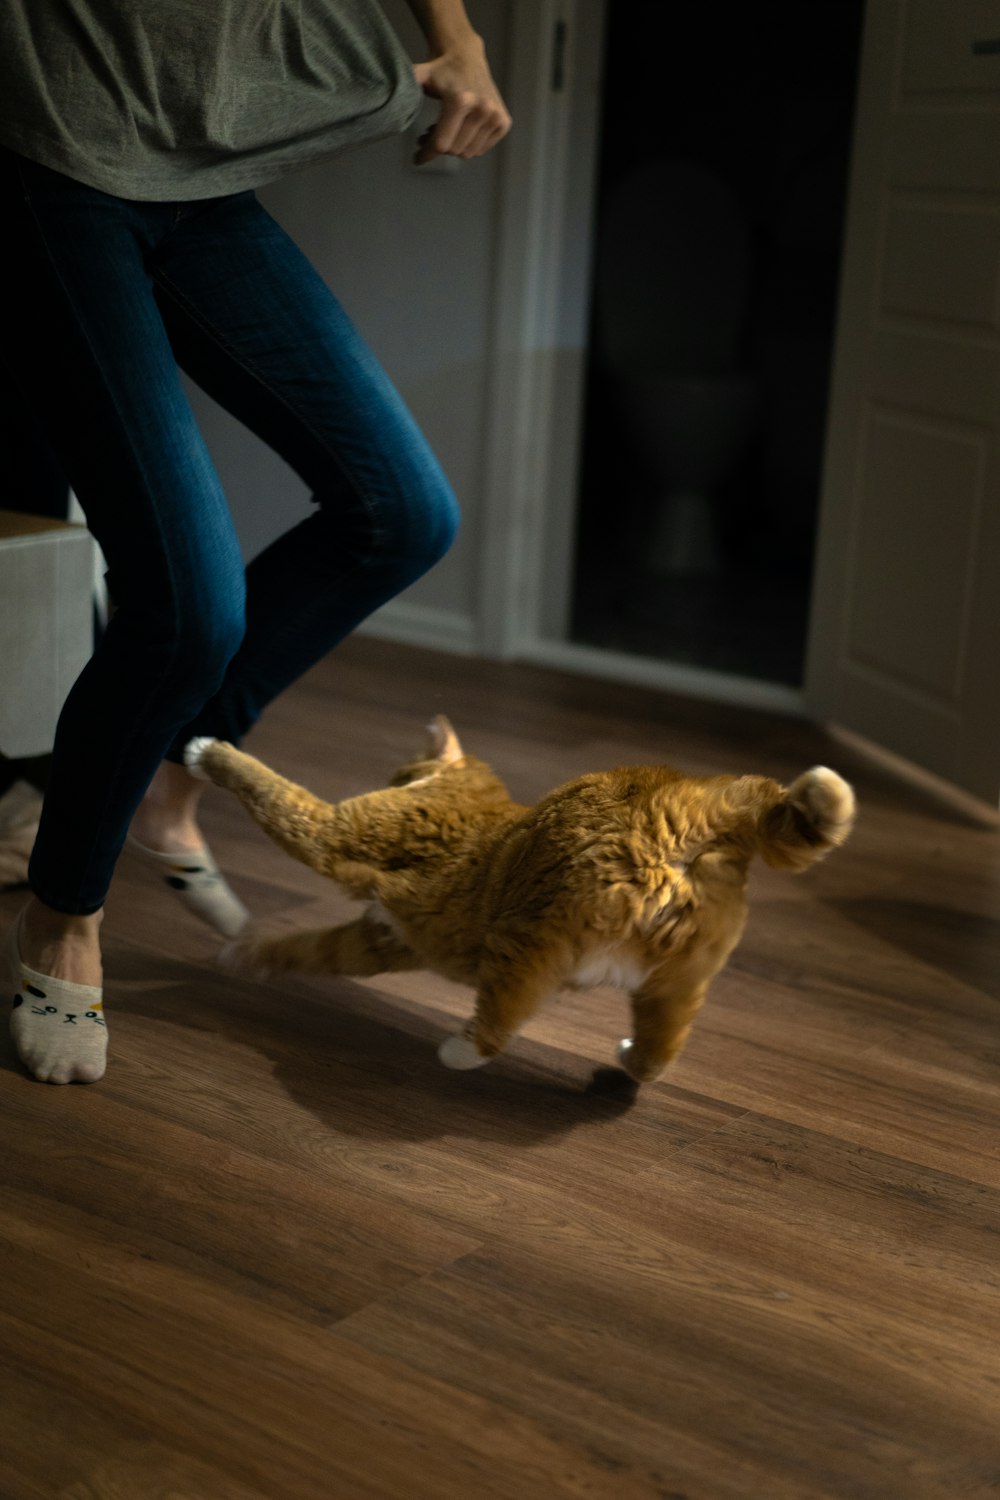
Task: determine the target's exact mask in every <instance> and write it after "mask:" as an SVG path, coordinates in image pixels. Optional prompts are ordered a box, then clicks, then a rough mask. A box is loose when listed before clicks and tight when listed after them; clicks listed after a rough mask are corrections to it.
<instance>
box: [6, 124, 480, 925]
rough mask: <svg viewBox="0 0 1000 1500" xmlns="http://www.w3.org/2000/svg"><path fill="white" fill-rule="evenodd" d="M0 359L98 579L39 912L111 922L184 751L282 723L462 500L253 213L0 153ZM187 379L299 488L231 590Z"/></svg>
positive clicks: (301, 260)
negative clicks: (65, 487)
mask: <svg viewBox="0 0 1000 1500" xmlns="http://www.w3.org/2000/svg"><path fill="white" fill-rule="evenodd" d="M0 191H2V194H3V199H4V201H6V203H7V206H8V215H9V217H8V229H7V250H8V255H7V264H6V276H5V282H6V292H7V297H8V302H7V307H6V318H5V320H4V331H3V335H2V339H0V354H2V357H3V359H4V361H5V363H6V364H7V366H8V368H9V373H10V377H11V379H12V380H13V381H14V383H15V384H16V385H17V386H18V387H19V388H20V389H21V391H22V392H23V395H24V397H25V399H26V400H27V401H28V402H29V404H30V405H31V406H32V407H33V409H34V410H35V412H36V413H37V414H38V416H39V418H40V420H41V422H42V424H43V427H44V430H45V432H46V435H47V439H48V441H49V443H50V444H51V446H52V449H53V451H54V452H55V453H56V454H57V455H58V458H59V460H60V462H61V464H62V466H63V469H64V470H65V473H66V476H67V478H68V480H69V483H70V484H71V485H72V487H73V490H74V491H75V493H76V495H77V497H78V498H79V501H80V504H81V506H82V507H83V510H84V513H85V515H86V518H87V525H88V527H89V529H90V531H91V532H92V534H93V536H94V537H95V538H96V540H97V542H98V544H99V546H100V548H101V550H102V552H103V555H104V558H105V561H106V563H107V570H108V571H107V583H108V592H109V596H110V599H111V603H112V612H111V618H110V621H109V623H108V626H107V629H106V630H105V631H104V632H103V633H102V635H101V638H100V640H99V641H98V642H97V644H96V647H95V650H94V652H93V655H92V657H91V659H90V661H89V663H88V665H87V666H86V667H85V668H84V671H83V672H82V673H81V675H80V677H79V679H78V680H77V682H76V683H75V685H74V687H73V688H72V690H71V692H70V694H69V697H68V698H67V701H66V703H65V706H64V707H63V710H62V713H61V716H60V718H59V723H58V727H57V730H56V736H55V744H54V748H53V755H52V765H51V772H50V776H49V783H48V788H47V792H46V796H45V803H44V808H43V812H42V818H41V824H40V827H39V832H38V838H37V841H36V844H35V848H34V851H33V854H32V857H31V862H30V866H29V880H30V883H31V886H32V889H33V891H34V892H35V894H36V895H37V896H38V897H39V898H40V899H41V900H42V901H43V902H45V903H46V904H47V905H49V906H51V907H54V908H55V909H56V910H58V911H62V912H66V913H77V914H87V913H90V912H94V911H96V910H98V908H99V907H100V906H101V905H102V904H103V902H104V899H105V896H106V894H107V891H108V887H109V884H110V881H111V877H112V873H113V870H114V866H115V861H116V859H117V857H118V855H119V853H120V851H121V848H122V846H123V844H124V841H125V837H126V834H127V831H128V827H129V824H130V822H131V819H132V816H133V813H134V812H135V810H136V808H137V806H138V804H139V802H140V801H141V800H142V797H143V794H144V792H145V791H146V788H147V787H148V785H149V782H150V780H151V779H152V776H153V773H154V772H155V770H156V768H157V766H158V765H159V763H160V762H161V761H162V760H163V759H165V758H166V759H168V760H173V761H178V762H179V761H181V760H182V758H183V749H184V745H185V744H186V743H187V741H188V740H189V739H190V738H191V737H192V736H193V735H211V736H215V737H216V738H219V739H225V740H229V741H231V742H232V743H234V744H238V743H239V741H240V739H241V737H242V736H243V735H244V734H245V733H246V731H247V730H248V729H249V728H250V727H251V725H252V724H254V723H255V722H256V720H257V718H258V717H259V715H260V714H261V712H262V711H263V709H264V708H265V707H266V706H267V704H268V703H270V702H271V701H272V699H273V698H275V696H276V695H277V694H279V693H280V692H282V690H283V689H284V688H286V687H288V686H289V684H290V683H292V682H294V681H295V680H296V679H297V678H298V677H299V676H300V675H301V674H302V673H303V672H305V671H306V670H307V669H308V668H309V667H311V666H313V665H314V664H315V663H316V662H317V661H319V660H320V659H321V658H322V657H323V656H324V655H325V654H326V653H327V652H328V651H329V650H330V649H331V647H332V646H334V645H335V644H336V643H337V642H338V641H340V640H341V639H343V637H344V636H346V635H347V634H348V633H349V632H350V631H351V630H352V629H353V628H354V627H355V626H356V625H357V624H358V623H359V622H360V621H361V620H363V619H365V617H366V616H367V615H369V614H370V613H371V612H372V611H373V610H375V609H376V608H378V606H379V605H381V604H384V603H385V602H386V601H387V600H388V599H391V598H392V597H393V596H395V595H396V594H398V593H399V592H400V591H401V590H402V589H404V588H406V587H407V586H408V585H409V584H411V583H413V582H414V580H415V579H417V578H418V577H420V575H421V574H423V573H424V572H426V571H427V569H428V568H430V567H431V566H432V565H433V564H434V563H435V562H436V561H438V559H439V558H440V557H441V556H442V555H443V554H444V553H445V552H446V551H447V549H448V547H449V545H450V544H451V541H452V539H453V537H454V534H455V529H456V526H457V521H458V511H457V506H456V502H455V498H454V495H453V494H452V491H451V489H450V487H449V485H448V483H447V481H446V479H445V477H444V475H443V474H442V472H441V470H440V468H439V466H438V464H437V462H436V460H435V459H434V457H433V455H432V454H431V452H430V450H429V448H428V446H427V443H426V441H425V440H424V438H423V437H422V435H421V433H420V432H419V430H418V428H417V426H416V424H415V422H414V420H413V418H412V417H411V415H410V413H409V412H408V411H407V409H406V407H405V405H404V403H403V402H402V400H401V399H400V397H399V395H398V394H397V392H396V391H395V390H394V388H393V386H392V384H391V383H390V381H389V379H388V378H387V376H386V375H385V373H384V371H383V370H382V369H381V368H380V367H379V365H378V363H377V362H376V360H375V359H374V357H373V356H372V354H371V352H370V351H369V350H368V348H367V347H366V345H365V344H364V342H363V341H362V339H361V338H360V336H359V335H358V333H357V331H356V330H355V328H354V327H353V326H352V324H351V322H350V320H349V319H348V317H347V315H346V314H345V312H344V311H343V309H342V308H341V306H340V305H339V303H338V302H337V300H336V299H335V298H334V297H333V295H332V294H331V292H330V291H329V289H328V288H327V286H326V285H325V283H324V282H323V281H322V279H321V278H320V276H319V275H318V274H317V273H316V271H315V270H314V269H313V268H312V266H311V265H310V264H309V262H308V260H307V259H306V258H305V256H304V255H303V254H302V253H301V251H300V250H299V249H298V248H297V247H296V245H295V244H294V243H293V242H292V240H291V239H290V238H289V237H288V235H287V234H286V233H285V232H284V230H283V229H281V227H280V226H279V225H278V224H277V223H276V222H275V221H274V219H272V218H271V217H270V215H269V214H268V213H267V212H266V211H265V210H264V209H263V208H262V207H261V205H260V203H259V202H258V201H257V198H256V196H255V195H254V194H253V193H252V192H244V193H238V194H234V195H230V196H226V197H221V198H213V199H207V200H196V201H191V202H177V203H146V202H135V201H131V200H126V199H121V198H116V197H113V196H110V195H108V194H107V193H102V192H99V191H97V190H96V189H94V188H91V187H87V186H85V185H83V184H81V183H78V182H76V181H74V180H73V179H70V178H68V177H65V176H63V175H62V174H60V173H57V172H53V171H51V170H49V169H48V168H46V167H42V166H39V165H37V164H35V163H33V162H29V161H27V160H25V159H24V158H22V157H20V156H17V155H15V154H14V153H12V152H9V151H6V150H3V149H0ZM180 370H183V371H185V372H186V374H187V375H189V376H190V377H191V378H192V379H193V380H194V381H195V382H196V384H197V385H199V386H200V387H201V388H202V389H203V390H205V391H206V392H208V394H209V395H210V396H212V397H213V398H214V400H216V401H217V402H218V403H219V404H220V405H221V406H222V407H224V408H225V409H226V410H227V411H229V412H230V413H232V415H233V416H235V417H236V418H237V419H238V420H239V421H241V422H242V423H244V424H245V425H246V426H247V427H248V428H249V429H250V430H251V431H252V432H254V433H255V434H257V436H258V437H260V438H261V439H262V440H263V441H264V442H265V443H267V444H268V445H269V446H270V447H271V448H272V449H274V450H275V451H276V452H277V453H278V454H280V455H281V457H282V458H283V459H284V460H285V461H286V462H287V463H288V464H289V465H290V467H291V468H292V469H293V470H294V471H295V472H296V473H297V474H298V475H299V476H300V477H301V478H302V479H303V480H304V481H305V483H306V484H307V486H308V487H309V489H310V491H311V493H312V499H313V502H314V507H315V509H314V511H313V512H312V513H311V514H310V515H309V516H308V518H307V519H306V520H304V521H302V522H301V523H300V524H298V525H296V526H294V527H292V529H291V530H290V531H288V532H286V533H285V534H284V535H283V536H281V537H279V538H278V540H277V541H275V542H273V543H272V544H271V545H270V546H269V547H267V548H266V549H265V550H264V551H263V552H261V553H260V554H259V555H258V556H257V557H255V558H254V559H253V561H252V562H251V563H250V564H249V566H247V567H246V568H244V564H243V560H242V556H241V551H240V546H239V543H238V540H237V536H236V533H235V530H234V527H233V522H232V519H231V517H230V513H229V509H228V506H227V503H226V499H225V496H224V494H223V492H222V487H221V485H220V482H219V478H218V475H217V474H216V471H215V468H214V466H213V464H212V460H211V458H210V457H209V454H208V451H207V449H206V446H205V443H204V441H203V438H202V436H201V433H200V431H199V429H198V426H197V424H196V422H195V418H194V415H193V413H192V411H191V407H190V404H189V402H188V400H187V397H186V395H185V392H184V389H183V385H182V381H181V379H180V373H179V372H180Z"/></svg>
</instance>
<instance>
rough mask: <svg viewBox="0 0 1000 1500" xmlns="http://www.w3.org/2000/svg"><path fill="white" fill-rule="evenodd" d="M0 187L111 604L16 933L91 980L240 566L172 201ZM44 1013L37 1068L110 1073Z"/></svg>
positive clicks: (32, 377)
mask: <svg viewBox="0 0 1000 1500" xmlns="http://www.w3.org/2000/svg"><path fill="white" fill-rule="evenodd" d="M0 192H2V194H3V197H4V200H5V207H6V209H7V234H6V237H5V247H6V250H7V255H8V259H7V276H6V278H5V290H6V295H7V298H8V306H7V318H6V319H5V328H6V333H5V347H4V357H5V359H6V362H7V364H8V368H9V369H10V371H11V374H12V377H13V379H14V380H15V381H16V382H17V383H18V385H19V387H20V388H21V389H22V390H23V391H24V393H25V395H26V398H27V399H28V400H29V401H30V402H31V404H32V405H33V407H34V409H35V410H36V411H37V412H38V413H39V415H40V417H41V419H42V421H43V424H44V426H45V428H46V431H47V433H48V435H49V438H50V441H51V442H52V444H53V448H54V450H55V451H56V452H57V454H58V455H59V458H60V461H61V463H62V466H63V468H64V470H65V472H66V474H67V477H68V479H69V481H70V483H71V484H72V486H73V488H74V490H75V492H76V494H77V495H78V497H79V499H80V502H81V504H82V506H83V508H84V511H85V513H86V515H87V520H88V524H89V526H90V529H91V530H92V532H93V534H94V536H95V537H96V539H97V541H98V543H99V544H100V546H101V548H102V551H103V553H104V556H105V558H106V560H107V563H108V576H109V589H110V593H111V596H112V599H113V603H114V606H115V608H114V614H113V617H112V619H111V621H110V623H109V626H108V629H107V631H106V632H105V633H104V635H103V637H102V639H101V640H100V642H99V643H98V646H97V648H96V650H95V652H94V655H93V657H92V659H91V661H90V662H89V663H88V665H87V667H86V668H85V669H84V672H83V673H82V674H81V676H80V678H79V680H78V681H77V683H76V684H75V686H74V688H73V689H72V691H71V693H70V695H69V697H68V699H67V701H66V704H65V706H64V708H63V711H62V714H61V717H60V720H59V725H58V729H57V733H56V740H55V746H54V749H53V758H52V766H51V771H50V776H49V783H48V788H47V792H46V798H45V805H44V809H43V813H42V820H41V825H40V828H39V835H38V839H37V841H36V845H35V849H34V851H33V854H32V859H31V865H30V869H29V877H30V880H31V885H32V889H33V892H34V897H33V899H32V901H31V902H29V905H28V907H27V908H26V910H25V911H24V912H23V913H22V916H21V919H20V921H19V925H18V930H17V933H16V935H15V944H16V947H17V949H18V953H19V958H20V960H21V962H22V965H23V966H24V967H25V968H26V969H27V970H29V971H30V972H34V973H35V974H36V975H39V974H40V975H42V976H48V977H50V978H56V979H65V980H68V981H71V982H75V983H80V984H83V985H94V984H95V983H99V982H100V957H99V947H98V927H99V924H100V915H101V909H102V907H103V903H104V898H105V895H106V892H107V889H108V885H109V882H110V879H111V874H112V871H113V869H114V865H115V861H116V858H117V856H118V853H119V851H120V849H121V846H122V843H123V841H124V838H125V835H126V832H127V830H128V826H129V822H130V820H131V818H132V816H133V813H134V811H135V808H136V806H137V805H138V803H139V802H140V800H141V798H142V795H143V793H144V791H145V788H146V786H147V785H148V783H149V781H150V778H151V777H152V775H153V773H154V771H155V769H156V767H157V765H158V764H159V762H160V760H161V759H162V757H163V755H164V752H165V750H166V749H167V747H168V746H169V744H170V743H171V741H172V740H173V738H174V737H175V735H176V733H177V730H178V728H179V726H180V725H182V724H183V723H184V722H185V721H186V720H188V719H189V718H190V717H191V716H192V715H193V714H194V713H196V712H197V710H198V709H199V707H200V706H201V704H202V703H203V702H204V701H205V700H206V699H207V698H209V697H211V696H212V695H213V694H214V693H215V691H216V690H217V688H218V685H219V683H220V681H221V679H222V677H223V675H224V672H225V668H226V665H227V663H228V661H229V660H230V658H231V657H232V655H233V654H234V652H235V650H236V648H237V645H238V643H239V640H240V639H241V636H242V630H243V568H242V560H241V558H240V553H239V548H238V545H237V542H236V539H235V536H234V534H233V530H232V525H231V521H230V518H229V515H228V511H227V509H226V505H225V501H224V498H223V496H222V493H221V490H220V486H219V483H218V479H217V477H216V475H215V472H214V470H213V468H212V465H211V462H210V460H209V458H208V455H207V452H206V451H205V448H204V444H203V442H202V440H201V437H200V435H199V433H198V431H197V427H196V425H195V422H194V419H193V416H192V414H191V411H190V408H189V406H188V403H187V401H186V398H185V397H184V394H183V391H182V388H181V385H180V381H179V377H178V373H177V369H176V364H175V361H174V358H173V354H172V351H171V348H170V345H169V341H168V339H167V336H166V333H165V330H164V327H163V322H162V319H161V316H160V313H159V311H158V309H157V306H156V302H155V299H154V296H153V289H152V282H151V279H150V275H149V272H148V262H149V258H150V256H151V255H152V253H153V251H154V249H155V245H156V243H157V241H158V240H159V239H160V238H162V237H163V236H164V235H165V234H168V233H170V232H171V230H172V227H173V211H172V209H170V208H169V207H168V206H167V205H147V204H142V205H136V204H127V203H123V202H121V201H120V200H117V199H114V198H110V197H108V196H107V195H105V194H101V193H97V192H95V191H94V190H92V189H88V188H84V187H82V186H81V185H79V184H76V183H73V182H71V181H70V180H69V179H67V178H64V177H62V176H60V175H59V174H57V173H53V172H48V171H46V170H45V169H43V168H39V167H36V166H34V165H32V164H29V163H25V162H23V161H21V160H20V159H19V158H17V157H15V156H13V155H12V154H11V153H8V152H3V153H0ZM19 993H20V992H19ZM24 999H25V997H24V996H23V995H22V1001H24ZM43 1009H44V1008H43ZM33 1010H34V1007H31V1011H33ZM31 1011H29V1009H28V1007H27V1006H26V1004H24V1003H22V1004H21V1005H20V1006H19V1007H17V1008H16V1009H15V1015H14V1021H15V1034H16V1035H17V1036H18V1045H19V1049H20V1050H21V1053H22V1056H23V1057H25V1059H26V1061H27V1062H28V1065H29V1066H30V1067H32V1069H33V1070H34V1071H35V1072H36V1073H37V1075H38V1076H40V1077H46V1076H47V1077H50V1078H53V1079H54V1080H57V1081H65V1079H66V1078H67V1077H77V1076H79V1077H90V1076H96V1075H95V1073H94V1068H93V1065H92V1063H91V1062H87V1063H85V1064H84V1065H81V1069H82V1070H79V1071H74V1064H73V1061H72V1056H71V1055H70V1056H69V1060H68V1061H67V1060H66V1059H65V1058H63V1060H62V1061H60V1063H59V1065H58V1066H56V1067H50V1066H49V1064H48V1063H47V1062H46V1060H45V1055H43V1054H46V1048H47V1047H48V1043H47V1042H46V1041H45V1039H44V1038H43V1037H42V1036H41V1028H42V1026H43V1024H44V1021H43V1020H38V1021H37V1024H36V1023H34V1022H32V1018H31ZM70 1034H71V1033H70V1031H69V1030H66V1031H64V1033H63V1035H64V1037H65V1036H67V1035H70ZM46 1055H48V1054H46Z"/></svg>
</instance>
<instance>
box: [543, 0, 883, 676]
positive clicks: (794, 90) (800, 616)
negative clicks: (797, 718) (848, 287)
mask: <svg viewBox="0 0 1000 1500" xmlns="http://www.w3.org/2000/svg"><path fill="white" fill-rule="evenodd" d="M608 11H609V15H608V23H607V35H606V47H605V68H604V80H603V100H602V125H601V145H600V154H599V161H598V177H597V193H596V236H595V244H596V251H595V255H596V259H597V262H598V263H597V266H596V268H595V269H596V274H595V277H594V285H595V287H597V286H599V285H600V281H601V266H600V256H601V239H602V224H603V218H602V215H603V214H604V213H605V211H606V209H607V205H608V203H609V200H611V199H612V195H613V193H614V189H615V187H616V185H617V184H618V183H619V182H620V181H621V179H622V176H623V174H624V173H625V172H626V171H627V170H628V169H629V168H631V167H634V166H635V165H636V164H638V163H641V162H643V161H646V160H651V159H653V158H668V159H673V160H683V161H689V162H694V163H697V164H699V165H701V166H704V167H707V168H708V169H710V170H711V171H712V172H713V173H715V174H716V176H717V177H718V178H719V179H721V180H722V181H723V182H724V183H726V184H727V185H728V187H729V188H730V189H731V190H732V192H733V194H734V195H735V197H736V199H737V201H738V203H739V204H740V206H741V208H742V211H743V214H744V216H745V222H746V225H747V228H748V231H749V244H750V255H749V265H750V295H749V305H748V308H747V311H746V315H745V318H744V326H743V328H742V330H741V334H740V344H741V349H742V359H741V365H742V370H743V373H746V374H748V375H750V376H751V377H752V378H753V380H754V384H755V387H756V401H755V417H754V424H753V432H752V436H751V439H750V442H749V444H748V445H747V446H746V447H745V449H744V451H743V453H742V456H741V457H740V458H739V460H738V461H737V462H736V464H735V466H734V467H733V469H732V470H731V472H730V473H729V475H728V477H726V478H724V479H723V480H722V481H721V482H720V483H719V484H718V486H717V489H716V492H715V493H714V494H713V495H712V496H711V497H710V498H711V507H712V515H713V517H714V527H715V541H716V547H715V554H716V564H715V567H714V569H713V570H711V571H704V570H703V571H690V572H688V571H684V570H683V568H682V569H680V570H679V571H672V572H666V573H665V572H664V571H663V567H662V562H661V563H660V565H658V566H655V567H654V565H653V559H652V557H651V549H650V545H649V538H650V530H651V527H652V525H653V524H654V522H653V513H654V508H655V506H656V505H657V504H658V503H660V501H661V499H662V495H663V493H664V491H663V486H662V472H661V474H660V475H659V476H658V475H657V474H656V473H654V471H653V469H652V468H651V465H650V463H649V460H648V455H644V454H643V453H642V452H640V451H639V447H638V445H637V443H636V441H635V439H634V437H633V436H632V435H631V430H630V424H629V423H628V422H627V421H626V420H624V419H623V415H622V410H621V404H620V393H619V390H618V388H617V386H616V382H615V380H614V378H613V376H612V372H611V371H610V370H609V368H608V364H607V360H606V358H605V357H604V355H603V354H602V350H601V347H600V340H599V339H598V338H597V337H596V334H595V331H594V330H595V317H594V314H593V311H592V318H591V329H592V331H591V337H590V344H589V356H588V373H587V382H586V396H585V408H584V422H583V443H582V453H581V463H580V484H579V495H578V512H577V544H576V556H575V563H574V577H573V602H572V615H571V625H570V638H571V639H572V640H573V641H574V642H576V643H579V644H581V645H586V646H593V647H598V648H601V649H604V650H613V651H617V652H624V653H628V654H631V655H637V656H644V657H650V658H657V659H659V660H664V661H671V662H676V663H683V664H686V665H690V666H694V667H698V668H703V669H705V668H707V669H710V670H714V671H719V672H725V673H730V674H735V675H738V676H741V677H750V678H757V679H760V680H764V681H769V682H775V683H781V684H787V685H789V686H792V687H798V686H799V685H800V684H801V682H802V676H803V661H804V653H805V643H806V630H807V624H808V613H809V600H810V584H811V574H812V557H813V544H814V536H815V526H816V518H817V509H818V499H819V488H820V476H821V467H822V454H823V442H824V431H825V422H826V408H827V399H828V387H829V374H830V364H831V355H832V345H833V335H834V327H835V321H836V309H837V288H838V277H839V269H840V255H841V243H842V239H843V227H844V215H845V205H846V191H847V178H848V167H849V158H850V147H851V136H852V127H853V116H854V101H855V91H856V82H857V72H858V55H859V48H860V38H861V27H862V19H863V0H812V3H811V4H810V5H809V6H808V7H803V6H802V5H801V3H800V0H774V3H772V4H771V5H768V6H763V7H760V6H758V7H750V6H746V5H745V4H743V3H742V0H717V3H716V4H715V5H713V6H702V5H677V4H675V5H669V6H667V5H664V3H663V0H637V3H635V4H633V5H629V6H609V7H608Z"/></svg>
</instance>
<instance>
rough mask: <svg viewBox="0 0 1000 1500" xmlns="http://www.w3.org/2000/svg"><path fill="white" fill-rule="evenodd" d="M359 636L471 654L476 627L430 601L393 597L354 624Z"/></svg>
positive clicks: (473, 649)
mask: <svg viewBox="0 0 1000 1500" xmlns="http://www.w3.org/2000/svg"><path fill="white" fill-rule="evenodd" d="M358 634H359V635H370V636H374V637H375V638H376V639H378V640H383V641H399V642H400V644H401V645H404V646H425V647H427V648H428V650H431V651H446V652H449V653H450V654H451V655H452V656H472V655H473V654H474V653H475V652H476V651H477V649H478V643H477V640H476V629H475V624H474V622H473V620H472V619H471V618H470V617H469V616H468V615H461V614H459V613H458V612H457V611H456V610H452V609H436V608H435V607H434V606H433V605H430V604H411V603H408V602H407V601H406V600H402V599H393V600H391V601H390V603H388V604H385V605H383V607H382V608H381V609H380V610H377V611H376V612H375V614H373V615H370V616H369V618H368V619H367V620H366V621H365V622H364V624H363V625H361V626H359V627H358Z"/></svg>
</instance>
